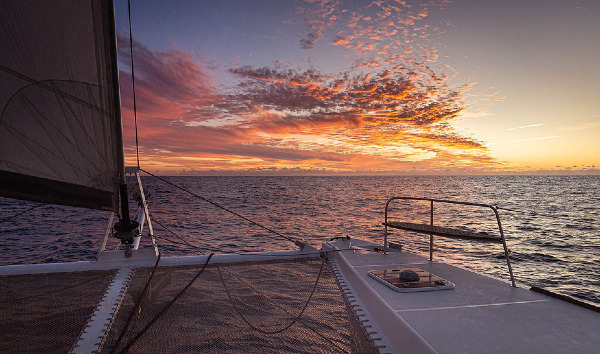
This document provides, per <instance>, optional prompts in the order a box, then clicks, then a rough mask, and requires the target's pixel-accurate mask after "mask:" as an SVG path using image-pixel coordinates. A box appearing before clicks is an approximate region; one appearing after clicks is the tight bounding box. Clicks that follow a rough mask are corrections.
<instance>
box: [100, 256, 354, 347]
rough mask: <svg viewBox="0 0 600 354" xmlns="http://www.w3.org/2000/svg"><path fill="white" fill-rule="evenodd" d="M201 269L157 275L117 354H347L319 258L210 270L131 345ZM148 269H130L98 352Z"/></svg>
mask: <svg viewBox="0 0 600 354" xmlns="http://www.w3.org/2000/svg"><path fill="white" fill-rule="evenodd" d="M200 268H201V266H198V267H185V268H172V269H166V268H164V269H160V268H159V270H157V271H156V274H155V276H154V278H153V281H152V284H151V287H150V290H149V291H148V292H147V294H146V295H145V296H144V298H143V300H142V301H141V304H142V306H141V311H139V313H138V314H136V315H135V316H134V318H133V320H132V321H131V324H130V326H129V330H128V331H126V332H125V333H126V335H125V336H124V337H123V339H122V340H121V343H120V344H119V345H118V347H117V352H118V351H121V350H123V349H124V348H126V349H128V350H129V352H133V353H138V352H139V353H142V352H219V353H227V352H229V353H239V352H248V353H255V352H256V353H258V352H260V353H264V352H294V353H315V352H326V353H331V352H342V353H343V352H351V351H352V348H351V347H352V346H351V337H350V333H349V330H350V328H349V325H350V322H349V316H351V315H350V313H349V312H348V311H347V309H346V305H345V302H344V299H343V297H342V295H341V292H340V291H339V288H338V286H337V284H336V283H335V279H334V277H333V274H332V272H331V271H330V269H329V267H328V265H327V264H326V263H325V264H324V263H323V261H322V260H321V259H310V260H306V259H304V260H298V261H277V262H269V263H244V264H235V265H221V266H218V267H217V266H209V267H207V268H206V270H205V271H204V273H202V274H201V275H200V277H199V278H198V279H197V280H196V281H195V282H194V283H193V284H192V286H191V287H190V288H189V289H188V290H187V291H186V292H185V294H184V295H183V296H182V297H181V298H179V299H178V301H176V302H175V303H174V304H173V305H172V307H170V308H169V310H168V311H166V312H165V313H164V314H163V315H162V316H160V317H159V319H158V320H157V321H156V322H155V323H154V324H152V325H151V326H150V327H149V328H148V329H147V331H145V332H144V333H143V334H142V335H141V336H140V337H139V339H138V340H135V337H136V336H137V335H138V334H139V333H140V332H141V331H142V330H143V329H144V327H145V326H146V325H147V324H148V323H149V322H150V321H151V319H152V318H153V317H155V315H156V314H157V313H158V312H159V311H160V310H161V309H162V308H164V306H166V305H167V304H168V303H169V302H170V301H171V300H172V299H173V298H174V297H175V296H176V294H177V293H178V292H180V291H181V289H182V288H183V287H185V285H186V284H188V283H189V282H190V280H191V279H192V278H193V277H194V276H195V275H196V274H197V273H198V271H199V270H200ZM150 271H151V270H150V269H141V270H138V271H136V274H135V275H134V277H133V279H132V282H131V284H130V286H129V289H128V292H127V294H126V297H125V299H124V302H123V304H122V306H121V310H120V311H121V315H120V316H119V317H118V318H117V320H116V321H115V324H114V325H113V327H112V330H111V332H110V333H109V334H108V337H107V340H106V343H105V346H104V348H103V351H104V352H110V351H111V350H112V348H113V347H114V346H115V343H116V340H117V338H118V336H119V333H120V332H121V331H123V328H124V326H125V323H126V321H127V317H128V316H129V314H130V313H131V312H132V311H133V309H134V307H135V304H134V299H137V298H138V297H139V296H140V295H141V293H142V291H143V288H144V286H145V284H146V281H147V279H148V277H149V274H150ZM317 278H318V282H317ZM315 284H316V286H315ZM313 289H314V291H313ZM311 294H312V296H311ZM309 299H310V301H309ZM307 302H308V305H307ZM305 307H306V308H305ZM132 340H133V341H135V342H133V344H131V343H132ZM129 345H130V346H129ZM128 346H129V347H128Z"/></svg>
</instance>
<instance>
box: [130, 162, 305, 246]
mask: <svg viewBox="0 0 600 354" xmlns="http://www.w3.org/2000/svg"><path fill="white" fill-rule="evenodd" d="M140 171H143V172H145V173H147V174H149V175H150V176H152V177H154V178H156V179H158V180H160V181H163V182H164V183H166V184H168V185H170V186H172V187H175V188H177V189H179V190H182V191H184V192H186V193H189V194H191V195H193V196H194V197H196V198H198V199H201V200H203V201H205V202H207V203H209V204H212V205H213V206H215V207H217V208H220V209H222V210H225V211H226V212H228V213H231V214H233V215H235V216H237V217H239V218H242V219H244V220H246V221H247V222H249V223H251V224H253V225H256V226H258V227H260V228H262V229H264V230H267V231H269V232H271V233H273V234H275V235H277V236H279V237H282V238H284V239H286V240H288V241H290V242H294V243H297V242H298V240H296V239H293V238H291V237H288V236H285V235H283V234H281V233H279V232H277V231H275V230H273V229H270V228H268V227H266V226H264V225H262V224H259V223H257V222H256V221H252V220H250V219H248V218H247V217H245V216H243V215H241V214H238V213H236V212H235V211H233V210H230V209H227V208H226V207H224V206H222V205H220V204H217V203H215V202H213V201H212V200H210V199H207V198H205V197H202V196H200V195H198V194H196V193H194V192H192V191H190V190H187V189H185V188H183V187H180V186H178V185H176V184H174V183H171V182H169V181H167V180H166V179H164V178H161V177H158V176H156V175H154V174H152V173H150V172H148V171H146V170H144V169H142V168H140Z"/></svg>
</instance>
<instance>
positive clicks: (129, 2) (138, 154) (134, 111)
mask: <svg viewBox="0 0 600 354" xmlns="http://www.w3.org/2000/svg"><path fill="white" fill-rule="evenodd" d="M127 15H128V16H129V56H130V57H131V86H132V89H133V122H134V125H135V157H136V159H137V167H138V168H140V149H139V141H138V126H137V106H136V104H135V73H134V71H135V70H134V69H133V33H132V31H131V1H130V0H127Z"/></svg>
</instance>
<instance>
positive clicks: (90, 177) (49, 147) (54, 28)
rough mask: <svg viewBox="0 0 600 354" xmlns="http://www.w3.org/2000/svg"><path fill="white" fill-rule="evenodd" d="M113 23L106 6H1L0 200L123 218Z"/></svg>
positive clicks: (94, 0) (86, 0)
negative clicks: (94, 211)
mask: <svg viewBox="0 0 600 354" xmlns="http://www.w3.org/2000/svg"><path fill="white" fill-rule="evenodd" d="M113 17H114V13H113V8H112V3H107V2H106V1H103V0H52V1H45V0H28V1H21V0H6V1H1V2H0V38H1V41H0V196H4V197H10V198H17V199H25V200H32V201H37V202H43V203H53V204H63V205H73V206H80V207H86V208H93V209H103V210H113V211H118V193H119V189H118V188H119V177H120V176H122V170H123V168H122V153H123V152H122V151H123V150H122V137H121V122H120V113H119V111H116V112H115V110H118V109H119V107H118V106H119V102H118V97H119V96H118V85H115V82H116V81H117V79H116V78H115V77H116V76H115V72H116V71H115V66H116V64H115V63H116V62H115V61H114V60H113V59H114V58H113V57H112V56H111V53H112V50H114V49H112V50H111V45H112V47H113V48H114V20H113ZM111 37H112V38H111ZM111 41H112V43H111ZM115 86H116V87H117V89H116V93H117V94H116V95H115ZM115 113H117V114H115Z"/></svg>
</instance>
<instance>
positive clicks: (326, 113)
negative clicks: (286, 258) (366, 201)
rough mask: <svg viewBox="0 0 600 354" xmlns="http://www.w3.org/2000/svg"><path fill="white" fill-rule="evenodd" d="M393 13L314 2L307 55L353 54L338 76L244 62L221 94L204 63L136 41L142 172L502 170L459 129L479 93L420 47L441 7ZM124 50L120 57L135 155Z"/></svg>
mask: <svg viewBox="0 0 600 354" xmlns="http://www.w3.org/2000/svg"><path fill="white" fill-rule="evenodd" d="M394 4H395V5H394ZM394 4H393V5H390V4H387V3H384V2H383V1H374V2H372V3H370V5H368V6H366V7H365V8H362V9H358V10H356V11H351V10H349V9H344V8H342V7H341V5H340V3H339V2H337V1H329V0H311V1H307V4H306V5H307V6H306V7H305V8H303V9H299V10H298V14H300V15H301V16H302V17H303V19H304V25H305V26H306V27H307V28H308V29H309V32H308V34H307V35H306V36H304V38H302V39H301V40H300V45H301V47H302V48H303V49H306V50H309V49H311V48H314V46H315V44H316V43H317V42H319V41H325V40H328V41H330V43H331V44H335V45H337V46H340V47H341V50H345V51H349V52H350V53H352V55H354V56H356V60H355V61H354V64H355V65H353V66H352V67H349V68H346V69H344V70H343V71H341V72H335V73H331V72H324V71H323V70H321V69H318V68H316V67H312V66H311V67H309V68H303V69H300V68H299V67H295V66H294V65H293V64H289V65H287V67H284V65H282V62H281V61H274V63H273V64H271V65H263V66H253V65H239V66H235V67H231V68H229V69H228V70H227V71H226V73H227V74H228V75H230V76H229V77H228V79H229V80H230V81H231V82H233V83H234V84H230V85H229V86H223V85H222V84H220V83H219V81H218V80H216V79H215V78H213V77H212V76H211V73H214V71H211V68H209V67H208V66H206V65H204V64H203V63H202V60H201V58H198V57H192V56H191V55H189V54H188V53H186V52H184V51H182V50H180V49H177V48H175V49H172V50H168V51H154V50H151V49H149V48H147V47H145V46H144V45H143V44H142V43H139V42H135V43H134V60H135V73H136V96H137V97H136V99H137V104H138V123H139V124H138V126H139V131H138V134H139V138H140V139H139V141H140V151H141V153H142V154H141V155H142V156H141V157H142V163H143V164H147V165H146V166H149V167H150V166H152V167H153V168H156V169H157V170H162V171H168V170H180V171H181V170H183V169H184V168H185V169H186V170H190V169H193V170H196V171H198V170H211V171H230V170H236V171H240V170H261V171H262V170H269V169H277V170H280V169H286V171H287V170H290V169H301V170H309V171H310V170H315V171H322V170H326V171H337V172H339V171H367V170H368V171H399V170H406V169H411V170H412V169H419V170H428V171H432V170H435V171H437V170H439V169H443V168H453V169H465V168H474V166H475V167H476V168H489V169H495V168H498V166H501V164H500V163H499V162H498V161H496V160H494V159H493V158H491V157H490V156H489V154H488V150H487V148H486V146H485V145H484V144H483V143H482V142H480V141H478V140H477V139H474V138H472V137H470V136H464V135H461V134H459V133H458V132H457V131H456V130H455V129H454V128H453V127H452V124H453V123H454V122H455V121H456V120H457V119H458V118H459V117H460V116H461V114H462V113H463V112H464V111H465V110H466V109H467V108H468V107H467V106H466V105H465V103H464V97H465V95H466V94H467V92H468V90H469V89H470V87H471V85H470V84H465V85H462V86H455V85H451V84H450V83H449V77H448V75H446V71H450V73H451V74H452V75H455V74H456V72H455V71H453V69H452V68H449V67H446V66H444V67H442V68H438V67H435V66H434V62H435V61H436V60H437V52H436V50H435V49H433V48H431V47H428V46H426V45H423V44H420V43H418V40H417V39H425V40H426V39H427V38H429V35H428V34H427V30H426V29H425V28H424V27H415V26H416V24H418V23H419V22H420V21H422V20H423V19H424V18H426V17H427V16H429V13H430V11H431V9H432V8H434V7H435V6H439V5H433V4H430V3H428V2H423V3H419V4H407V3H404V2H402V1H396V2H395V3H394ZM290 23H291V22H290ZM340 26H341V27H343V29H340ZM332 31H333V33H335V35H333V36H329V32H332ZM400 33H402V35H400ZM390 36H391V37H390ZM390 38H392V39H391V41H390ZM119 43H122V44H124V43H128V40H127V39H123V40H120V41H119ZM128 50H129V48H128V46H123V47H120V48H119V54H120V58H121V60H122V65H121V67H122V73H121V85H122V96H123V100H122V102H123V107H124V108H123V114H124V117H125V118H126V119H125V120H124V125H125V131H126V132H127V136H126V138H127V142H128V151H129V153H130V154H131V152H134V151H135V150H134V149H132V148H131V146H132V144H133V127H132V125H133V124H132V121H133V119H132V106H133V104H132V92H131V88H130V85H131V80H130V75H129V73H128V71H130V67H129V65H130V64H129V59H130V58H129V52H128ZM492 99H493V98H492ZM129 156H131V155H129Z"/></svg>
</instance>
